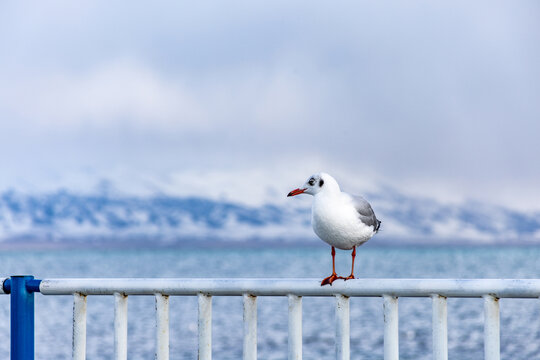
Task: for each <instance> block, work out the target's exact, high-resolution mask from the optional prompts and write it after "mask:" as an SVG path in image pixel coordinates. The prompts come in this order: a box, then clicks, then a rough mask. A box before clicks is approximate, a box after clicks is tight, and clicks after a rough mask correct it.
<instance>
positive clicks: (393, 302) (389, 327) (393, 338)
mask: <svg viewBox="0 0 540 360" xmlns="http://www.w3.org/2000/svg"><path fill="white" fill-rule="evenodd" d="M383 313H384V360H398V359H399V325H398V323H399V318H398V298H397V297H395V296H392V295H383Z"/></svg>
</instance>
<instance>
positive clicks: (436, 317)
mask: <svg viewBox="0 0 540 360" xmlns="http://www.w3.org/2000/svg"><path fill="white" fill-rule="evenodd" d="M431 299H432V307H433V313H432V328H433V329H432V332H433V334H432V337H433V359H434V360H448V314H447V313H448V311H447V306H446V297H444V296H440V295H437V294H434V295H432V296H431Z"/></svg>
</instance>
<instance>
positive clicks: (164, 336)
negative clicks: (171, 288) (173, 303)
mask: <svg viewBox="0 0 540 360" xmlns="http://www.w3.org/2000/svg"><path fill="white" fill-rule="evenodd" d="M154 296H155V299H156V357H155V358H156V360H169V296H168V295H164V294H160V293H156V294H155V295H154Z"/></svg>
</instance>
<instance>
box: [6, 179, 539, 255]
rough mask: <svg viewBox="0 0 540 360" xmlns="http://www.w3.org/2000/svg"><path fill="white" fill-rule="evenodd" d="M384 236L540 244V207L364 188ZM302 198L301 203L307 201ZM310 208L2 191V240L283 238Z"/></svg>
mask: <svg viewBox="0 0 540 360" xmlns="http://www.w3.org/2000/svg"><path fill="white" fill-rule="evenodd" d="M365 197H366V198H367V199H368V200H369V201H370V202H371V203H372V205H373V208H374V209H375V212H376V214H377V216H378V218H380V219H381V220H382V228H381V231H380V233H379V234H377V235H376V237H377V238H378V242H381V243H395V242H407V243H421V244H451V243H456V242H458V243H459V242H461V243H470V244H491V243H496V244H497V243H499V244H503V243H523V242H525V243H538V242H540V213H538V212H524V211H518V210H513V209H509V208H505V207H502V206H495V205H489V204H485V203H481V202H475V201H468V202H464V203H460V204H444V203H440V202H438V201H436V200H433V199H429V198H419V197H413V196H408V195H404V194H402V193H399V192H398V191H396V190H393V189H384V191H378V192H370V193H366V194H365ZM302 204H303V203H302ZM314 237H315V235H314V234H313V232H312V230H311V225H310V208H309V207H306V206H304V205H298V204H297V203H291V205H281V204H261V205H258V206H256V205H245V204H241V203H239V202H235V201H230V200H215V199H210V198H205V197H201V196H184V197H181V196H169V195H165V194H157V195H152V196H135V195H118V194H109V193H106V192H104V193H95V194H78V193H75V192H71V191H69V190H66V189H60V190H57V191H54V192H48V193H41V194H27V193H22V192H20V191H15V190H8V191H4V192H2V193H0V242H13V243H15V242H17V241H23V240H24V241H28V242H47V241H48V242H54V243H58V242H73V243H76V242H78V243H85V242H89V241H102V240H104V239H108V241H119V242H129V241H141V242H142V243H144V242H145V241H147V240H148V239H152V241H154V242H155V241H156V239H157V242H158V243H164V244H167V243H181V242H188V241H190V239H202V240H205V241H221V242H226V241H240V242H241V241H246V240H254V241H259V242H264V241H266V242H269V241H276V240H279V241H283V242H288V243H291V242H297V241H304V240H308V239H313V238H314Z"/></svg>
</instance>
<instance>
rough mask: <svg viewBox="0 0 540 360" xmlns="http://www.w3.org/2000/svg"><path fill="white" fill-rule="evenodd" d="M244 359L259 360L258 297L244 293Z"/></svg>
mask: <svg viewBox="0 0 540 360" xmlns="http://www.w3.org/2000/svg"><path fill="white" fill-rule="evenodd" d="M243 359H244V360H257V297H256V296H253V295H250V294H244V351H243Z"/></svg>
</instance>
